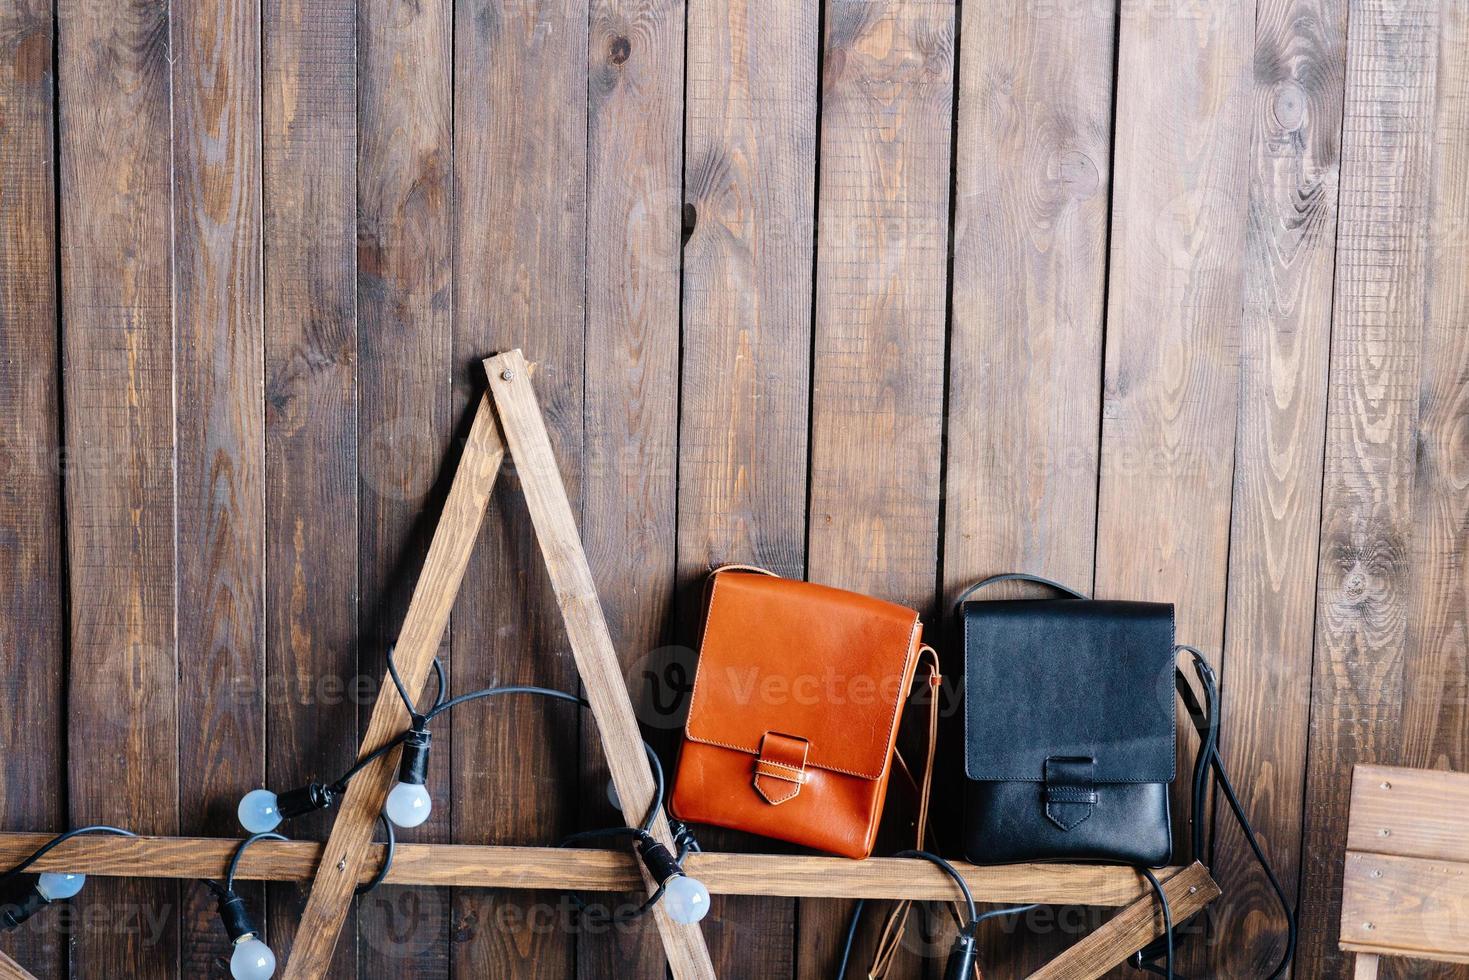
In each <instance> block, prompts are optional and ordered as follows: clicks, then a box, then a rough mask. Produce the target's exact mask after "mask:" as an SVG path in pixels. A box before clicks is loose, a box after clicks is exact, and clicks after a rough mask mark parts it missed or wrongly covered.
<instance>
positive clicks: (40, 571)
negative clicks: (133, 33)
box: [0, 0, 67, 976]
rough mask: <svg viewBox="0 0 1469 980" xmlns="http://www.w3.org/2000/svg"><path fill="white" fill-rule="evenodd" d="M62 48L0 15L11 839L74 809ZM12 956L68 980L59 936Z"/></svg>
mask: <svg viewBox="0 0 1469 980" xmlns="http://www.w3.org/2000/svg"><path fill="white" fill-rule="evenodd" d="M54 39H55V24H54V21H53V17H52V5H51V4H50V3H49V2H42V0H7V2H4V3H0V351H3V355H0V677H3V678H4V681H0V690H4V691H5V692H6V697H5V703H6V705H7V710H4V711H0V745H4V746H6V750H7V752H8V753H9V754H10V756H11V758H12V759H16V760H24V761H23V762H21V763H20V764H16V765H7V766H5V768H4V770H3V774H0V827H6V828H16V827H57V826H60V825H61V824H62V823H64V822H65V811H66V807H65V800H64V798H63V797H62V795H61V794H60V793H58V792H56V788H57V787H59V786H62V785H63V784H64V781H65V770H64V768H63V766H64V760H65V758H66V754H65V745H66V727H67V726H66V714H65V703H66V702H65V696H66V695H65V684H64V681H63V678H64V677H65V669H66V666H65V659H66V652H65V647H64V643H65V639H64V638H65V631H66V606H65V589H66V570H65V568H64V567H63V565H62V551H63V548H64V544H63V541H64V539H63V537H62V525H61V518H62V499H61V486H62V483H61V479H62V478H61V471H62V463H63V462H64V456H63V454H62V448H61V435H62V419H61V403H60V397H59V395H60V392H59V390H58V385H57V381H56V378H57V370H58V368H59V366H60V352H59V350H58V344H57V332H56V324H57V314H58V309H57V294H56V290H57V285H56V276H57V270H56V264H55V263H56V195H55V181H56V171H55V166H56V136H55V131H54V126H53V111H54V109H55V98H56V86H55V78H56V73H55V63H54V60H53V57H52V44H53V41H54ZM20 692H24V697H21V696H20ZM5 946H6V948H7V949H9V950H10V951H11V952H12V953H13V954H14V955H15V956H16V957H18V958H19V959H20V960H22V961H24V962H25V963H28V964H30V965H31V966H32V967H33V968H35V969H36V970H38V971H40V973H41V974H43V975H46V976H54V975H58V974H60V973H62V972H63V971H64V966H63V964H64V962H65V960H64V955H65V954H64V947H63V943H61V942H60V941H59V940H58V938H57V937H56V936H54V935H49V934H47V933H46V932H44V931H40V930H26V931H24V932H21V933H12V934H11V935H9V936H7V937H6V939H5Z"/></svg>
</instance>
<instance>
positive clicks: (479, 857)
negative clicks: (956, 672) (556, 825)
mask: <svg viewBox="0 0 1469 980" xmlns="http://www.w3.org/2000/svg"><path fill="white" fill-rule="evenodd" d="M50 839H51V836H50V835H48V834H19V833H5V834H0V867H10V866H12V865H15V864H17V863H18V862H20V861H21V860H22V859H24V858H25V857H26V856H27V855H29V854H30V853H31V852H33V851H34V850H35V849H36V848H38V847H40V846H41V845H42V844H44V843H46V842H47V841H48V840H50ZM239 843H240V842H239V841H237V840H229V839H224V838H208V837H125V838H118V837H75V838H72V839H71V840H69V841H67V842H66V843H64V844H62V845H61V846H60V847H58V848H56V850H54V851H52V852H51V853H49V854H47V855H46V856H45V857H43V858H42V859H41V860H40V861H39V862H37V863H36V864H35V865H34V868H33V870H35V871H70V872H73V873H81V874H89V875H101V876H113V877H124V878H219V877H221V876H223V874H224V870H225V865H226V864H227V863H228V862H229V859H230V855H232V854H233V853H234V851H235V848H236V847H237V846H238V845H239ZM321 851H322V845H321V844H320V843H318V842H315V841H270V840H263V841H259V842H257V843H255V844H253V845H251V847H250V850H249V851H247V852H246V853H245V858H244V860H243V861H241V862H240V871H239V875H238V877H239V878H240V879H242V880H257V881H307V880H309V879H310V878H311V877H312V874H313V872H314V871H315V869H316V865H317V862H318V861H319V860H320V859H321ZM383 852H384V845H382V844H374V845H373V846H372V848H371V850H370V852H369V855H368V859H367V862H366V864H365V866H364V868H363V870H362V872H361V875H360V878H361V880H363V881H366V880H368V879H369V878H371V877H372V875H373V873H374V872H375V871H376V869H377V867H378V865H379V863H380V862H381V861H382V858H383ZM685 867H686V869H687V870H688V872H689V874H691V875H693V876H695V877H697V878H698V879H699V880H701V881H703V882H704V884H705V885H706V886H708V888H709V890H710V891H711V892H713V893H714V894H717V895H777V896H782V897H789V898H911V899H914V900H918V901H945V900H949V899H953V898H954V897H955V892H954V886H953V884H952V883H951V882H950V881H949V879H948V878H947V877H946V876H945V875H944V874H943V872H941V871H939V869H937V868H935V867H933V866H932V865H930V864H928V863H927V862H926V861H917V860H908V859H904V858H869V859H868V860H866V861H851V860H848V859H846V858H835V857H812V856H804V855H779V856H777V855H767V854H723V853H712V852H704V853H699V854H690V855H689V857H688V860H687V861H686V862H685ZM956 867H957V868H958V869H959V871H960V873H961V874H963V875H964V877H965V879H966V880H967V881H968V882H969V886H970V888H972V889H973V890H974V893H975V897H976V898H977V899H979V900H980V901H982V902H1005V903H1016V902H1037V903H1041V904H1047V905H1097V906H1109V907H1116V906H1123V905H1127V904H1129V903H1131V902H1134V901H1136V900H1137V899H1138V898H1141V897H1143V896H1145V895H1147V894H1149V891H1148V886H1147V883H1146V882H1145V881H1144V880H1143V879H1142V877H1141V876H1140V875H1138V874H1137V872H1135V871H1133V870H1131V869H1129V868H1121V867H1110V866H1106V865H1081V864H1076V865H1070V864H1044V865H1041V864H1017V865H1006V866H1003V867H977V866H975V865H970V864H963V863H959V864H957V865H956ZM1178 870H1179V869H1176V868H1170V869H1167V870H1165V871H1162V872H1159V876H1160V877H1165V878H1166V877H1167V876H1169V875H1172V874H1174V873H1175V872H1177V871H1178ZM387 881H389V882H391V883H393V884H398V885H452V886H459V887H471V888H515V889H550V890H556V891H563V890H571V891H595V892H635V891H641V890H642V888H643V880H642V877H641V874H640V872H639V866H638V864H637V861H636V860H635V859H634V857H633V855H632V853H631V851H604V850H567V849H562V848H555V847H497V846H485V845H473V844H399V845H398V849H397V854H396V856H395V857H394V859H393V867H392V870H391V871H390V872H389V873H388V877H387Z"/></svg>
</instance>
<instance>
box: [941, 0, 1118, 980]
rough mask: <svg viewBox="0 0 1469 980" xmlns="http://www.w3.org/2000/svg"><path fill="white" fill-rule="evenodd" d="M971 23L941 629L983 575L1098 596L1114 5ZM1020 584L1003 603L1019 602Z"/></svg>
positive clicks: (1031, 957)
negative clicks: (1039, 578) (1022, 574)
mask: <svg viewBox="0 0 1469 980" xmlns="http://www.w3.org/2000/svg"><path fill="white" fill-rule="evenodd" d="M961 10H962V13H963V29H962V30H961V32H960V39H961V42H962V49H961V52H960V57H959V68H960V78H959V105H958V115H957V119H958V129H957V141H956V143H955V148H954V156H955V191H954V195H955V203H954V267H953V287H952V289H953V323H952V327H951V334H950V342H949V417H948V459H947V463H946V475H945V498H944V499H945V509H944V515H945V522H944V524H945V534H944V540H943V583H944V596H945V601H944V606H943V609H942V611H941V613H942V616H943V617H944V621H945V622H946V621H947V617H948V615H949V605H950V603H952V601H953V599H954V598H955V597H956V596H957V595H958V594H959V592H961V591H962V590H963V589H964V588H966V587H967V586H968V585H969V584H971V583H973V582H975V581H977V580H979V579H980V578H983V577H984V576H986V575H991V574H995V573H998V572H1009V571H1017V570H1020V571H1032V572H1036V573H1038V574H1041V575H1044V576H1047V577H1049V578H1053V579H1055V580H1057V581H1060V582H1065V583H1067V584H1070V585H1074V586H1076V587H1078V588H1082V589H1085V588H1087V587H1089V586H1090V585H1091V583H1092V577H1093V569H1094V562H1093V544H1094V541H1095V535H1096V510H1097V440H1098V432H1099V430H1100V425H1101V419H1100V412H1101V373H1102V372H1101V363H1102V311H1103V298H1104V296H1105V280H1106V268H1107V254H1106V242H1107V218H1108V215H1107V208H1108V197H1109V185H1110V175H1111V170H1110V167H1111V136H1112V83H1113V44H1114V40H1115V36H1116V34H1115V24H1114V19H1115V12H1114V11H1113V10H1112V9H1110V5H1106V4H1103V5H1097V4H1086V5H1081V6H1078V7H1077V8H1075V12H1076V15H1077V16H1076V17H1073V18H1060V17H1054V16H1048V15H1047V11H1046V10H1045V9H1044V8H1042V7H1038V6H1037V5H1035V4H1031V3H1028V2H1025V0H1013V2H1006V3H1000V4H983V5H982V4H974V3H965V4H963V5H962V6H961ZM1009 588H1010V587H1009V586H997V587H996V588H995V589H994V590H993V592H994V595H995V597H997V598H998V597H1004V596H1006V595H1009V596H1016V595H1020V594H1024V593H1022V591H1021V590H1020V589H1018V588H1017V589H1015V590H1013V591H1010V592H1006V591H1004V590H1006V589H1009ZM1037 594H1039V593H1037ZM946 668H947V670H948V671H949V672H950V673H951V674H954V675H956V676H957V673H958V672H959V670H960V668H961V665H960V664H959V663H957V662H953V661H952V660H951V661H950V662H949V663H947V664H946ZM952 720H954V721H957V718H955V719H952ZM946 737H947V739H948V741H949V742H950V743H951V744H954V745H957V744H960V742H961V740H962V733H961V731H960V730H959V728H958V727H957V726H953V727H950V728H947V729H946ZM961 764H962V762H961V760H959V759H958V758H954V759H952V760H951V761H950V764H949V767H948V769H947V770H946V771H957V770H958V767H959V766H960V765H961ZM947 799H949V801H950V804H951V805H950V807H948V808H945V807H938V808H936V811H935V812H936V813H937V814H939V815H940V820H941V821H942V815H943V814H944V813H945V812H946V809H947V810H949V811H952V810H953V809H954V806H953V805H954V804H957V800H956V799H954V798H953V797H948V798H947ZM941 839H943V835H942V833H941ZM1025 921H1026V922H1027V924H1030V923H1031V922H1032V919H1026V920H1025ZM1052 921H1061V920H1060V919H1059V918H1058V919H1056V920H1052ZM1047 924H1048V923H1047V922H1041V921H1038V920H1037V921H1035V923H1034V928H1035V931H1034V932H1033V933H1031V932H1029V930H1026V931H1022V935H1023V937H1024V938H1023V941H1017V939H1016V937H1015V933H1014V930H1013V929H1011V927H1009V926H1005V925H1003V924H1002V923H999V922H997V923H995V924H994V925H993V926H992V927H990V928H989V929H988V930H986V931H985V932H984V934H983V935H984V939H983V942H984V945H983V952H982V959H983V961H984V962H985V964H986V966H987V967H988V968H989V969H990V970H992V971H994V972H996V973H997V974H999V975H1011V974H1013V975H1016V976H1023V975H1025V974H1027V973H1029V972H1031V971H1033V970H1035V969H1038V968H1039V967H1040V965H1041V964H1042V963H1044V962H1045V961H1046V960H1048V959H1050V958H1051V957H1052V956H1054V955H1055V954H1056V953H1058V952H1059V951H1060V950H1061V949H1062V948H1063V947H1065V946H1067V945H1069V944H1070V943H1071V942H1073V941H1074V940H1075V939H1076V938H1077V937H1076V936H1075V935H1072V934H1069V933H1068V934H1064V935H1058V934H1057V932H1058V931H1059V930H1055V929H1047V928H1045V926H1046V925H1047Z"/></svg>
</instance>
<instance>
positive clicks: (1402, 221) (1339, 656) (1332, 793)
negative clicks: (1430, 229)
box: [1296, 0, 1439, 977]
mask: <svg viewBox="0 0 1469 980" xmlns="http://www.w3.org/2000/svg"><path fill="white" fill-rule="evenodd" d="M1438 6H1439V5H1438V4H1437V3H1433V2H1430V0H1415V2H1408V3H1399V2H1396V0H1393V2H1387V0H1360V2H1357V3H1354V4H1353V5H1352V8H1351V13H1350V17H1349V24H1348V46H1347V74H1346V78H1347V85H1346V101H1345V107H1344V121H1343V132H1342V162H1341V192H1340V209H1339V210H1340V219H1339V220H1340V226H1341V227H1340V232H1339V234H1338V238H1337V273H1336V294H1335V303H1334V308H1333V313H1332V336H1331V354H1330V358H1331V363H1330V372H1331V373H1330V391H1329V392H1328V401H1327V416H1326V452H1325V472H1324V474H1323V490H1322V506H1321V514H1322V526H1321V546H1320V557H1319V562H1318V566H1319V567H1318V572H1317V586H1316V589H1317V593H1316V604H1317V616H1316V621H1317V626H1316V657H1315V671H1314V677H1313V684H1312V691H1311V727H1310V747H1309V754H1308V760H1307V772H1306V815H1307V819H1306V823H1305V830H1304V839H1303V841H1302V847H1301V851H1302V866H1301V896H1302V898H1303V899H1304V900H1305V901H1304V903H1303V906H1302V909H1301V950H1300V954H1299V956H1298V961H1297V966H1296V973H1297V975H1298V976H1303V977H1313V976H1331V975H1338V974H1345V973H1346V972H1347V971H1348V968H1349V964H1348V957H1347V954H1343V953H1342V952H1341V951H1340V950H1338V949H1337V948H1336V930H1337V923H1338V917H1339V915H1340V904H1341V869H1342V861H1341V854H1342V850H1343V847H1344V846H1345V842H1346V828H1347V805H1348V801H1349V792H1350V786H1351V768H1352V765H1353V764H1354V763H1357V762H1378V761H1382V762H1396V761H1397V758H1398V753H1399V748H1400V746H1401V745H1402V733H1401V725H1402V722H1403V719H1404V713H1403V693H1404V682H1403V671H1404V652H1403V651H1404V643H1405V641H1406V639H1407V634H1408V630H1407V624H1408V619H1409V607H1410V602H1411V600H1410V598H1409V596H1410V595H1411V593H1412V590H1413V588H1414V587H1415V582H1414V577H1413V573H1412V565H1413V553H1414V538H1415V534H1414V528H1413V493H1414V480H1415V476H1416V474H1417V466H1416V458H1417V456H1418V453H1419V451H1420V450H1421V449H1422V448H1423V447H1422V444H1421V443H1419V442H1418V441H1417V439H1416V438H1415V436H1416V428H1417V424H1418V414H1419V398H1420V390H1419V363H1420V353H1421V347H1422V343H1423V335H1424V330H1423V326H1424V301H1425V276H1426V261H1427V256H1426V248H1425V236H1424V233H1423V232H1424V222H1425V220H1426V214H1427V208H1428V204H1429V200H1430V197H1429V195H1430V186H1431V174H1430V170H1431V167H1430V158H1431V149H1432V148H1431V145H1430V141H1431V136H1432V130H1431V126H1432V122H1433V99H1434V91H1435V86H1436V65H1437V60H1438V59H1437V36H1436V35H1437V31H1438Z"/></svg>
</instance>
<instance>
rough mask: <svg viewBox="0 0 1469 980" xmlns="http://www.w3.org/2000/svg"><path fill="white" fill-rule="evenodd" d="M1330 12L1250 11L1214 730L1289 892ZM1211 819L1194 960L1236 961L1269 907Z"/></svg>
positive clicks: (1341, 51) (1311, 572)
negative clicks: (1220, 685) (1222, 702)
mask: <svg viewBox="0 0 1469 980" xmlns="http://www.w3.org/2000/svg"><path fill="white" fill-rule="evenodd" d="M1346 21H1347V4H1346V3H1345V2H1342V0H1283V2H1282V0H1268V2H1264V0H1262V2H1260V3H1259V4H1257V7H1256V16H1255V54H1254V73H1255V74H1254V78H1255V84H1254V90H1253V93H1252V95H1251V98H1250V115H1251V126H1252V130H1253V132H1252V134H1251V138H1250V159H1249V184H1248V204H1249V210H1248V224H1247V227H1246V232H1245V234H1246V237H1245V243H1244V245H1245V252H1244V256H1243V264H1244V300H1243V310H1244V315H1243V322H1242V325H1241V331H1240V339H1239V344H1240V355H1239V360H1240V377H1239V386H1240V387H1239V422H1238V425H1237V427H1236V436H1235V450H1234V455H1235V477H1234V503H1233V513H1232V516H1231V527H1230V549H1229V580H1228V585H1227V595H1228V608H1227V624H1228V625H1227V628H1226V630H1225V645H1224V649H1223V652H1222V662H1223V669H1224V676H1225V678H1226V680H1225V681H1224V683H1225V686H1226V689H1227V691H1228V695H1227V704H1226V710H1225V712H1224V731H1223V734H1222V736H1221V742H1222V744H1223V750H1224V753H1225V755H1226V758H1227V760H1228V765H1229V770H1230V775H1231V777H1232V779H1233V781H1234V785H1235V787H1236V788H1237V789H1238V790H1239V792H1240V796H1241V799H1242V800H1243V801H1244V805H1245V809H1246V811H1247V812H1248V813H1249V814H1250V819H1251V822H1252V823H1253V824H1254V826H1255V829H1256V831H1257V832H1258V834H1259V837H1260V840H1261V842H1262V844H1263V846H1264V848H1265V852H1266V854H1267V855H1268V856H1269V858H1270V861H1271V863H1272V865H1273V866H1274V868H1275V871H1276V873H1277V874H1278V875H1279V876H1280V880H1281V881H1282V883H1284V885H1285V888H1286V890H1287V892H1288V893H1291V894H1294V892H1295V888H1296V878H1297V874H1296V872H1297V847H1298V846H1299V839H1300V828H1301V822H1302V817H1303V812H1302V808H1303V801H1302V793H1303V788H1304V787H1303V784H1302V781H1300V780H1291V779H1285V778H1281V777H1282V775H1283V774H1284V773H1291V772H1301V771H1303V769H1304V767H1305V759H1306V734H1307V727H1308V724H1309V714H1310V689H1311V654H1312V639H1313V632H1314V629H1315V608H1314V604H1313V602H1312V596H1313V591H1314V588H1315V577H1316V563H1315V560H1314V556H1315V554H1316V546H1317V542H1318V540H1319V536H1320V509H1319V507H1318V506H1317V501H1319V500H1320V498H1321V465H1322V458H1321V448H1320V447H1321V443H1322V438H1323V433H1324V429H1325V416H1326V391H1327V355H1328V344H1329V341H1330V337H1331V302H1332V277H1333V273H1334V271H1335V270H1334V261H1335V257H1336V236H1337V221H1336V217H1337V193H1336V192H1337V174H1338V167H1339V156H1340V154H1339V144H1340V140H1339V135H1338V134H1339V133H1340V132H1341V115H1342V92H1343V87H1344V85H1345V63H1346ZM1211 652H1212V651H1211ZM1214 825H1215V827H1216V829H1217V841H1218V843H1217V848H1216V854H1215V857H1214V862H1215V863H1214V866H1213V869H1214V873H1215V875H1216V877H1217V878H1218V879H1219V880H1220V881H1221V882H1222V883H1224V896H1223V897H1222V898H1221V899H1220V901H1219V902H1218V903H1217V904H1216V905H1215V906H1214V908H1213V909H1212V910H1211V912H1210V915H1211V917H1212V918H1213V920H1214V922H1215V923H1216V924H1217V925H1216V926H1215V929H1216V931H1215V933H1214V936H1213V937H1212V938H1215V939H1216V940H1217V941H1215V942H1213V943H1211V944H1210V947H1209V950H1208V959H1207V960H1206V961H1205V964H1206V965H1205V966H1204V967H1203V968H1202V969H1201V970H1200V971H1198V972H1203V973H1205V974H1207V975H1213V976H1241V975H1250V974H1253V973H1255V972H1258V970H1259V969H1260V966H1261V965H1262V964H1266V963H1268V964H1271V965H1273V964H1275V963H1276V962H1278V961H1279V959H1280V956H1281V955H1282V952H1283V949H1284V944H1285V934H1284V930H1283V928H1282V925H1283V924H1282V922H1281V920H1280V911H1279V905H1278V902H1277V900H1276V897H1275V895H1274V893H1273V892H1271V890H1270V888H1269V883H1268V882H1267V881H1266V879H1265V877H1264V876H1263V875H1262V874H1261V873H1260V870H1259V868H1258V867H1257V866H1256V865H1255V859H1254V855H1253V853H1252V852H1251V851H1250V849H1249V847H1248V845H1247V844H1246V842H1245V839H1244V837H1243V835H1241V834H1239V833H1237V832H1236V830H1235V828H1234V818H1233V816H1232V815H1231V814H1230V812H1229V810H1228V808H1227V806H1226V805H1225V804H1224V802H1223V800H1222V799H1218V800H1216V811H1215V815H1214Z"/></svg>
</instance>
